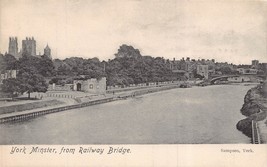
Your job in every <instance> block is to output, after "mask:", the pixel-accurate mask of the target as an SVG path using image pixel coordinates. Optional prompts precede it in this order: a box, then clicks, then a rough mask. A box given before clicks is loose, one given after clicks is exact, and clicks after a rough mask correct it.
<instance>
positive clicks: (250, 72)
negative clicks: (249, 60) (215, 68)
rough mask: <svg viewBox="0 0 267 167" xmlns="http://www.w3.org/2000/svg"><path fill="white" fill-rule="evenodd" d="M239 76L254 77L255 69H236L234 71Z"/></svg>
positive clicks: (256, 71)
mask: <svg viewBox="0 0 267 167" xmlns="http://www.w3.org/2000/svg"><path fill="white" fill-rule="evenodd" d="M236 70H237V71H238V73H239V74H243V75H256V74H257V73H258V70H257V69H251V68H250V69H249V68H238V69H236Z"/></svg>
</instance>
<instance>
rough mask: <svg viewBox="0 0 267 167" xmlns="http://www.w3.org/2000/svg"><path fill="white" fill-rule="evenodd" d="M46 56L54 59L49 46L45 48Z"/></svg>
mask: <svg viewBox="0 0 267 167" xmlns="http://www.w3.org/2000/svg"><path fill="white" fill-rule="evenodd" d="M44 55H46V56H48V57H49V58H50V59H52V57H51V49H50V48H49V46H48V44H47V45H46V47H45V48H44Z"/></svg>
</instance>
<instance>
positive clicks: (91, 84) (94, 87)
mask: <svg viewBox="0 0 267 167" xmlns="http://www.w3.org/2000/svg"><path fill="white" fill-rule="evenodd" d="M106 82H107V80H106V78H105V77H103V78H101V79H99V80H97V79H96V78H91V79H87V80H74V81H73V90H74V91H82V92H88V93H92V94H105V93H106Z"/></svg>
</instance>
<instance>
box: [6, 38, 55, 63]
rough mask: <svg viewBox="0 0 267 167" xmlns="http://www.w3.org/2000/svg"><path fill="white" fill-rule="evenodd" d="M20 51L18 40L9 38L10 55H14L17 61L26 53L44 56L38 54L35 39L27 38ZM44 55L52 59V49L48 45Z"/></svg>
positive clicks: (23, 41)
mask: <svg viewBox="0 0 267 167" xmlns="http://www.w3.org/2000/svg"><path fill="white" fill-rule="evenodd" d="M18 50H19V49H18V38H17V37H9V47H8V54H11V55H13V56H14V57H15V58H16V59H19V58H20V57H22V55H23V54H25V53H27V54H30V55H32V56H42V55H41V54H39V55H37V54H36V41H35V39H34V38H33V37H32V38H30V37H26V39H25V40H22V50H20V51H18ZM44 55H46V56H48V57H49V58H50V59H52V56H51V49H50V48H49V46H48V44H47V45H46V47H45V48H44Z"/></svg>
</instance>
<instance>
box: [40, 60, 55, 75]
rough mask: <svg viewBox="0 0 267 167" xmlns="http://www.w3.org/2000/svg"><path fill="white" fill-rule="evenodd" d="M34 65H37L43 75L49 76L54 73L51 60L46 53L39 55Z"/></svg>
mask: <svg viewBox="0 0 267 167" xmlns="http://www.w3.org/2000/svg"><path fill="white" fill-rule="evenodd" d="M36 66H37V67H38V71H39V73H40V74H41V75H42V76H44V77H50V76H52V75H53V74H54V69H55V67H54V64H53V62H52V60H51V59H50V58H49V57H48V56H46V55H43V56H41V58H40V60H39V62H38V64H36Z"/></svg>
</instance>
